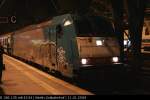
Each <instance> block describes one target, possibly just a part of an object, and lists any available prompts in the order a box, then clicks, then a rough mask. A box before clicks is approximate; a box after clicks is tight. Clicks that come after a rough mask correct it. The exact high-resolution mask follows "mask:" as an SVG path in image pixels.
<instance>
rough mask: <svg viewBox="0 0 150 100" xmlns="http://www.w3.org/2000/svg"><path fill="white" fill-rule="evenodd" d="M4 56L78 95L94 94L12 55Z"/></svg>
mask: <svg viewBox="0 0 150 100" xmlns="http://www.w3.org/2000/svg"><path fill="white" fill-rule="evenodd" d="M4 56H5V57H8V58H10V59H12V60H15V61H16V62H18V63H21V64H22V65H24V66H28V67H27V68H29V69H32V70H33V71H35V72H37V73H39V74H40V75H43V76H45V77H47V78H48V79H50V80H52V81H54V82H56V83H61V84H60V85H62V86H64V87H66V88H68V89H70V90H73V91H75V92H76V93H79V94H80V95H82V94H83V95H94V94H93V93H91V92H88V91H86V90H84V89H81V88H79V87H76V86H73V85H71V84H69V83H67V82H65V81H63V80H60V79H58V78H55V77H53V76H51V75H48V74H46V73H44V72H42V71H40V70H37V69H36V68H34V67H32V66H30V65H28V64H26V63H23V62H21V61H19V60H16V59H14V58H12V57H10V56H7V55H4Z"/></svg>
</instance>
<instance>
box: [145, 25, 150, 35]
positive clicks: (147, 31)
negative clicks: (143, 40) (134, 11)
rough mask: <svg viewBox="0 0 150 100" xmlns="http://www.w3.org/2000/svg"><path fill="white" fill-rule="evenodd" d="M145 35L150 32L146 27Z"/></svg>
mask: <svg viewBox="0 0 150 100" xmlns="http://www.w3.org/2000/svg"><path fill="white" fill-rule="evenodd" d="M145 35H150V32H149V30H148V27H146V28H145Z"/></svg>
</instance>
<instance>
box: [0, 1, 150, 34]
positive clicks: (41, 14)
mask: <svg viewBox="0 0 150 100" xmlns="http://www.w3.org/2000/svg"><path fill="white" fill-rule="evenodd" d="M93 1H94V2H96V5H95V3H93ZM101 1H102V2H101ZM103 1H105V2H106V1H107V2H108V1H110V0H0V17H8V18H9V21H8V23H3V24H2V23H0V34H3V33H4V32H9V31H13V30H16V29H19V28H22V27H24V26H27V25H30V24H34V23H39V22H41V21H43V20H48V19H50V18H52V17H53V16H56V15H60V14H64V13H78V14H83V15H84V14H86V13H87V12H88V11H89V12H90V14H91V13H93V12H94V11H96V12H94V13H97V12H98V13H99V12H100V13H103V12H104V11H103V8H105V7H106V9H107V8H109V7H110V6H109V5H107V4H106V3H105V6H103V4H104V3H103ZM149 1H150V0H149ZM2 3H3V5H2ZM91 8H92V10H89V9H91ZM93 8H94V10H93ZM95 8H96V9H97V10H95ZM98 10H99V11H98ZM100 10H101V11H100ZM107 10H108V9H107ZM100 13H99V14H100ZM100 15H101V14H100ZM11 16H16V18H17V22H16V23H15V24H13V23H11V21H10V18H11Z"/></svg>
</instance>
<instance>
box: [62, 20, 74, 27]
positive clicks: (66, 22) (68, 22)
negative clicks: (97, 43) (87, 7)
mask: <svg viewBox="0 0 150 100" xmlns="http://www.w3.org/2000/svg"><path fill="white" fill-rule="evenodd" d="M71 24H72V22H71V21H70V20H66V21H65V23H64V26H68V25H71Z"/></svg>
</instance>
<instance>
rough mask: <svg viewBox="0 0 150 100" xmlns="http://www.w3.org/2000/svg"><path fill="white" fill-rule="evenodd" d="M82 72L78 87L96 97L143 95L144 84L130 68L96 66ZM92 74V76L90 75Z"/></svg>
mask: <svg viewBox="0 0 150 100" xmlns="http://www.w3.org/2000/svg"><path fill="white" fill-rule="evenodd" d="M96 67H97V68H99V69H92V68H91V69H90V70H88V71H85V72H82V74H81V75H80V76H81V77H80V78H79V79H78V85H79V86H80V87H82V88H85V89H87V90H89V91H91V92H93V93H95V94H96V95H114V94H115V95H120V94H121V95H126V94H131V95H134V94H142V93H141V91H142V90H141V88H142V87H141V86H143V85H142V83H141V81H140V80H139V79H138V78H135V77H134V75H133V73H132V71H131V70H130V69H129V68H126V67H123V66H96ZM89 73H90V74H89Z"/></svg>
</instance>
